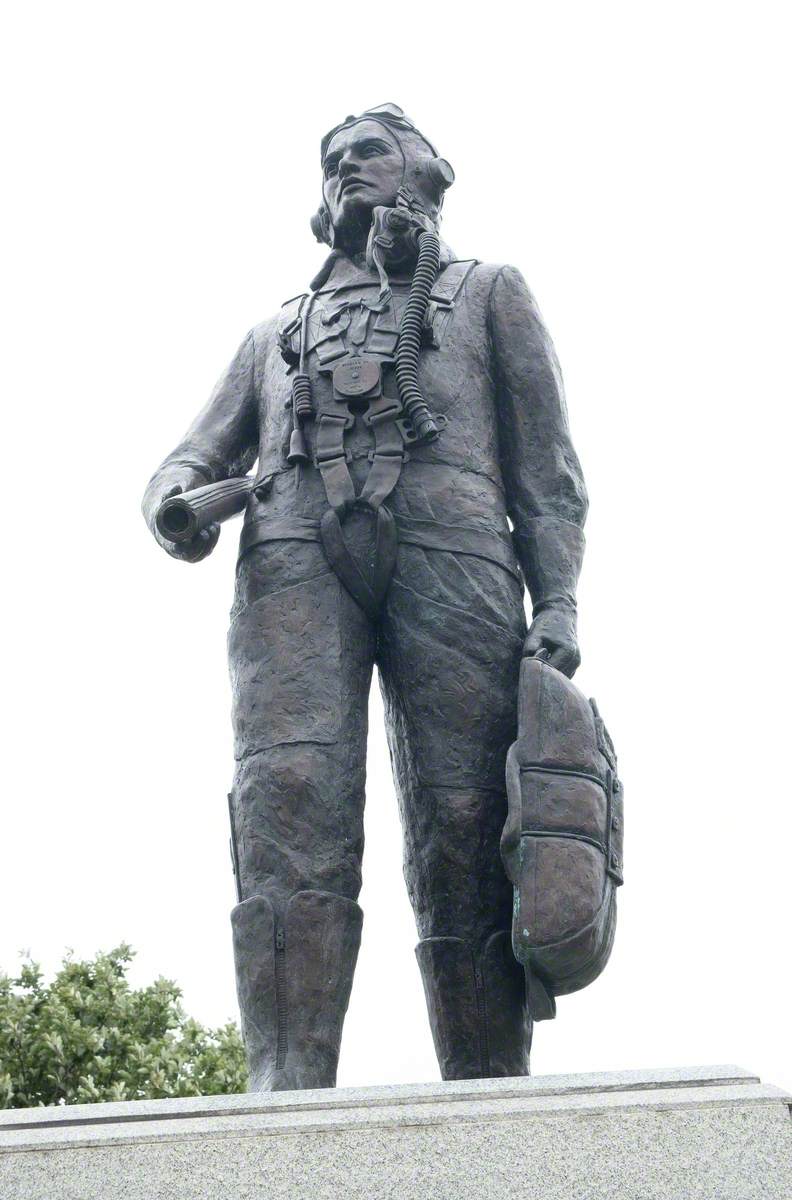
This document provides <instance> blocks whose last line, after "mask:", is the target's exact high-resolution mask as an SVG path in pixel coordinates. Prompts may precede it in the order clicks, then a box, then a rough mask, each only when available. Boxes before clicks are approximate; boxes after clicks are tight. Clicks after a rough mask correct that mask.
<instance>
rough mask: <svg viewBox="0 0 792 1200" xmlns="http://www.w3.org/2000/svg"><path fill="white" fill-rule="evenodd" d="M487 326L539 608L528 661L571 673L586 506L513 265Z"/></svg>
mask: <svg viewBox="0 0 792 1200" xmlns="http://www.w3.org/2000/svg"><path fill="white" fill-rule="evenodd" d="M490 327H491V334H492V343H493V351H494V355H495V360H496V362H495V365H496V379H497V408H498V426H499V427H498V441H499V446H500V457H501V469H502V472H503V480H504V485H505V488H506V504H507V511H508V513H509V517H510V518H511V521H512V524H513V526H514V543H515V548H516V551H517V555H518V558H519V560H520V565H521V567H522V570H523V574H524V575H525V580H526V583H527V585H528V590H529V592H530V594H531V601H532V603H533V623H532V625H531V628H530V630H529V633H528V637H527V639H526V642H525V653H526V654H536V653H537V652H538V651H540V650H547V651H548V652H549V656H550V662H551V663H553V665H555V666H557V667H558V668H559V669H560V670H562V671H564V672H565V673H566V674H567V675H572V674H573V673H574V671H575V670H576V669H577V667H578V665H579V663H580V653H579V650H578V645H577V605H576V589H577V580H578V575H579V573H580V567H581V564H582V560H583V547H584V537H583V524H584V521H585V519H586V510H587V507H588V499H587V496H586V487H585V483H584V481H583V474H582V472H581V469H580V463H579V462H578V458H577V455H576V454H575V450H574V447H573V446H572V442H571V439H570V436H569V427H568V424H567V415H566V405H565V402H564V389H563V383H562V379H561V371H560V368H559V365H558V360H557V358H556V354H555V350H554V348H553V344H552V342H551V340H550V336H549V334H548V333H547V330H546V329H545V327H544V324H543V322H542V318H541V315H540V313H539V310H538V308H537V306H536V303H535V301H534V299H533V296H532V295H531V293H530V292H529V290H528V288H527V286H526V284H525V281H524V279H523V277H522V275H521V274H520V272H519V271H517V270H516V269H515V268H514V267H503V268H501V270H500V271H499V272H498V274H497V276H496V278H495V280H494V283H493V285H492V291H491V294H490Z"/></svg>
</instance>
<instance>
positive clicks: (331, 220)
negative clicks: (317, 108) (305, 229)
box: [311, 104, 454, 250]
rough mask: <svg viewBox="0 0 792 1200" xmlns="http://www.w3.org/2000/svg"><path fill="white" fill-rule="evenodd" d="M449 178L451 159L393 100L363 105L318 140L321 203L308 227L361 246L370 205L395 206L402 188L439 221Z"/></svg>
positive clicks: (339, 242)
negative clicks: (359, 112)
mask: <svg viewBox="0 0 792 1200" xmlns="http://www.w3.org/2000/svg"><path fill="white" fill-rule="evenodd" d="M453 180H454V172H453V171H452V169H451V166H450V165H449V163H447V162H446V161H445V159H442V158H438V156H437V153H436V151H435V149H434V146H433V145H432V143H431V142H430V141H429V140H428V139H427V138H425V137H424V135H423V134H422V133H420V132H419V130H417V129H416V127H415V126H414V125H413V124H412V122H411V121H409V120H408V118H407V117H405V115H404V113H403V112H402V110H401V109H400V108H399V107H398V106H397V105H395V104H383V105H380V106H379V107H378V108H372V109H367V110H366V112H364V113H363V114H362V115H361V116H359V117H347V118H346V120H345V121H343V122H342V123H341V124H340V125H337V126H336V127H335V128H334V129H331V130H330V132H329V133H328V134H326V135H325V137H324V138H323V139H322V205H321V207H320V209H319V212H318V213H317V214H316V216H315V217H314V218H313V220H312V222H311V227H312V229H313V231H314V234H315V235H316V237H317V239H318V240H319V241H324V242H327V243H328V245H330V246H340V247H341V248H343V249H347V250H355V249H360V248H361V247H362V246H364V245H365V242H366V238H367V236H368V231H369V227H370V225H371V214H372V210H373V209H374V208H375V207H376V206H377V205H384V206H386V207H388V208H391V207H393V206H395V204H396V201H397V197H399V193H400V192H401V196H402V198H403V197H405V196H407V197H408V198H410V199H411V202H412V203H414V204H415V206H416V207H417V208H418V209H419V210H420V211H422V212H424V213H425V214H426V215H427V216H428V217H429V218H430V219H431V220H432V221H433V222H434V224H435V225H437V224H439V219H440V209H441V208H442V204H443V193H444V192H445V190H446V188H447V187H449V186H450V185H451V183H452V182H453Z"/></svg>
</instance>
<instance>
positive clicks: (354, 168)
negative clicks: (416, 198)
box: [322, 121, 404, 233]
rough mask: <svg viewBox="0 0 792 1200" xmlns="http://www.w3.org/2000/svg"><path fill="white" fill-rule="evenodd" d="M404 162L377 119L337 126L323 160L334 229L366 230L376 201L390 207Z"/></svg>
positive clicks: (400, 177)
mask: <svg viewBox="0 0 792 1200" xmlns="http://www.w3.org/2000/svg"><path fill="white" fill-rule="evenodd" d="M403 166H404V159H403V157H402V153H401V149H400V147H399V146H398V144H397V143H396V141H395V140H394V139H393V138H392V137H391V136H390V134H389V132H388V131H387V130H386V129H384V128H383V127H382V125H380V124H379V123H378V122H377V121H360V122H358V124H356V125H350V127H349V128H348V129H340V130H339V131H338V133H337V134H336V135H335V136H334V138H333V140H332V141H331V142H330V145H329V146H328V147H327V154H326V155H325V159H324V163H323V164H322V174H323V180H322V190H323V194H324V200H325V204H326V206H327V209H328V211H329V213H330V219H331V220H332V222H333V225H334V227H335V229H336V232H337V233H338V232H339V231H341V232H342V233H343V231H344V230H345V229H354V228H360V230H361V232H362V231H365V232H367V231H368V226H369V225H370V223H371V210H372V209H373V208H374V207H375V206H376V205H378V204H384V205H386V206H387V207H389V208H391V207H393V205H395V203H396V196H397V193H398V191H399V187H400V186H401V182H402V174H403Z"/></svg>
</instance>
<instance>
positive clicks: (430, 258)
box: [396, 231, 440, 442]
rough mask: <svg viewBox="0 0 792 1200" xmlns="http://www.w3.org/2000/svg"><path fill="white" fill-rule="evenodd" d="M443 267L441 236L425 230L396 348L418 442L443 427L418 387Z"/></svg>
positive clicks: (406, 406)
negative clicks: (431, 303) (420, 361)
mask: <svg viewBox="0 0 792 1200" xmlns="http://www.w3.org/2000/svg"><path fill="white" fill-rule="evenodd" d="M439 269H440V238H439V237H438V236H437V234H436V233H434V232H429V231H427V232H425V233H422V234H421V235H420V237H419V238H418V262H417V263H416V264H415V274H414V275H413V279H412V284H411V285H410V295H409V297H408V300H407V307H406V308H405V310H404V315H403V316H402V321H401V326H400V328H399V345H398V348H397V350H396V385H397V387H398V389H399V397H400V399H401V402H402V404H403V405H404V411H405V416H406V417H407V418H408V419H409V420H410V422H411V423H412V426H413V429H414V430H415V436H416V438H417V440H418V441H422V442H433V441H435V439H436V438H437V437H438V435H439V433H440V430H439V428H438V426H437V422H436V421H435V419H434V417H433V416H432V414H431V412H430V411H429V406H428V404H427V403H426V401H425V400H424V398H423V396H422V395H421V389H420V388H419V387H418V356H419V354H420V353H421V337H422V334H423V327H424V320H425V318H426V309H427V307H428V305H429V296H430V295H431V291H432V288H433V287H434V283H435V280H436V279H437V273H438V270H439Z"/></svg>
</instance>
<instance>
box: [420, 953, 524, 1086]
mask: <svg viewBox="0 0 792 1200" xmlns="http://www.w3.org/2000/svg"><path fill="white" fill-rule="evenodd" d="M510 936H511V935H510V933H509V931H507V930H501V931H499V932H497V933H493V934H492V935H491V936H490V937H489V938H488V939H487V940H486V941H485V942H484V944H483V946H482V947H481V948H480V949H475V948H474V947H473V946H472V945H471V943H470V942H469V941H466V940H465V939H464V938H458V937H430V938H426V939H424V940H423V941H422V942H419V943H418V946H417V947H416V951H415V953H416V956H417V958H418V965H419V967H420V969H421V976H422V978H423V985H424V992H425V993H426V1005H427V1008H428V1010H429V1024H430V1026H431V1029H432V1037H433V1038H434V1044H435V1051H436V1052H437V1061H438V1063H439V1064H440V1071H441V1074H442V1076H443V1079H490V1078H495V1077H498V1076H505V1075H528V1074H529V1073H530V1068H529V1051H530V1048H531V1035H532V1022H531V1018H530V1015H529V1013H528V1010H527V1008H526V1004H525V980H524V977H523V971H522V968H521V967H520V965H519V963H518V962H517V961H516V960H515V958H514V955H513V954H512V949H511V941H510Z"/></svg>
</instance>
